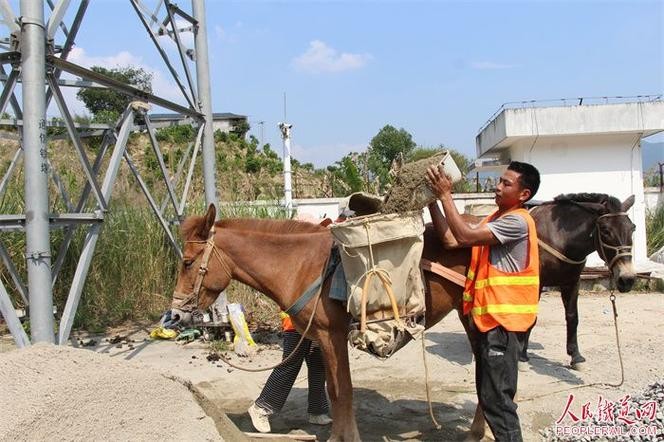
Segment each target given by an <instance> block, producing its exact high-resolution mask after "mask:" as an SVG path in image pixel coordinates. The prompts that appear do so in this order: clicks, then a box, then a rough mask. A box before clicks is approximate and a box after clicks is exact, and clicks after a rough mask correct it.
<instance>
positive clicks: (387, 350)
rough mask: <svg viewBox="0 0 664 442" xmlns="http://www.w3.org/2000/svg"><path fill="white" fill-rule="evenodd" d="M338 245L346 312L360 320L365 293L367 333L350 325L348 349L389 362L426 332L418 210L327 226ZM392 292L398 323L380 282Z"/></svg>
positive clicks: (419, 216)
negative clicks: (357, 350) (395, 353)
mask: <svg viewBox="0 0 664 442" xmlns="http://www.w3.org/2000/svg"><path fill="white" fill-rule="evenodd" d="M331 231H332V235H333V236H334V238H335V240H336V242H337V244H338V245H339V246H340V252H341V262H342V265H343V269H344V272H345V274H346V281H347V283H348V292H349V297H348V311H349V312H350V313H351V315H352V316H353V318H355V319H356V320H357V321H358V322H359V320H360V317H361V311H362V292H363V287H364V285H365V281H366V279H367V278H369V285H368V290H367V302H366V313H367V321H368V325H367V330H365V331H364V332H362V331H361V330H360V329H359V328H360V324H359V323H354V325H353V327H352V331H351V333H350V335H349V341H350V343H351V345H353V346H354V347H356V348H359V349H361V350H365V351H368V352H370V353H372V354H374V355H376V356H378V357H381V358H387V357H389V356H391V355H392V354H393V353H394V352H395V351H396V350H398V349H399V348H401V347H402V346H403V345H405V344H406V343H407V342H408V341H409V340H410V339H412V338H414V337H417V336H418V335H419V333H421V332H422V331H423V330H424V312H425V300H424V283H423V278H422V273H421V270H420V259H421V257H422V249H423V246H424V241H423V232H424V221H423V219H422V212H421V211H419V210H418V211H414V212H409V213H403V214H389V215H382V214H376V215H369V216H363V217H359V218H353V219H351V220H349V221H346V222H345V223H341V224H335V225H333V226H331ZM379 274H380V275H382V279H384V280H385V281H387V282H388V283H389V285H390V287H391V288H392V291H393V293H394V296H395V299H396V304H397V309H398V314H399V317H400V318H401V322H397V321H396V320H395V315H394V313H393V306H392V302H391V301H390V297H389V296H388V293H387V291H386V288H385V287H384V284H383V282H382V280H381V276H380V275H379Z"/></svg>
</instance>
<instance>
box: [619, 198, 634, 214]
mask: <svg viewBox="0 0 664 442" xmlns="http://www.w3.org/2000/svg"><path fill="white" fill-rule="evenodd" d="M633 205H634V195H631V196H630V197H629V198H627V199H626V200H625V201H623V203H622V205H621V206H620V208H621V209H622V211H623V212H627V211H628V210H629V208H630V207H632V206H633Z"/></svg>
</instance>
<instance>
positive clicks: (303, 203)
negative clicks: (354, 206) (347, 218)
mask: <svg viewBox="0 0 664 442" xmlns="http://www.w3.org/2000/svg"><path fill="white" fill-rule="evenodd" d="M343 201H346V202H347V198H300V199H294V200H293V208H294V209H295V211H296V212H297V214H298V215H311V216H313V217H314V218H315V219H324V218H330V219H332V221H334V220H335V219H336V218H337V216H339V213H340V212H341V210H342V209H343V207H342V204H343V203H342V202H343Z"/></svg>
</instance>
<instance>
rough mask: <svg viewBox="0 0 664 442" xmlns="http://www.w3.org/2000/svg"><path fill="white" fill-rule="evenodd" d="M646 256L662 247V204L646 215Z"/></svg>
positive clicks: (663, 224)
mask: <svg viewBox="0 0 664 442" xmlns="http://www.w3.org/2000/svg"><path fill="white" fill-rule="evenodd" d="M646 238H647V243H648V256H650V255H652V254H653V253H655V252H656V251H658V250H659V249H661V248H662V247H664V204H660V205H659V206H658V207H657V208H656V209H655V210H652V211H650V212H648V214H647V215H646Z"/></svg>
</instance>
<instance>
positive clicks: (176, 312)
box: [171, 204, 233, 324]
mask: <svg viewBox="0 0 664 442" xmlns="http://www.w3.org/2000/svg"><path fill="white" fill-rule="evenodd" d="M215 218H216V210H215V207H214V205H212V204H210V207H209V208H208V211H207V213H206V214H205V215H204V216H191V217H189V218H187V219H186V220H184V222H183V223H182V228H181V232H182V239H183V241H184V250H183V253H182V263H181V264H180V270H179V272H178V279H177V282H176V284H175V290H174V292H173V302H172V303H171V318H172V319H173V320H174V321H176V322H177V321H180V322H182V323H185V324H186V323H188V322H191V319H192V315H194V314H196V313H198V312H203V311H205V310H206V309H207V308H208V307H209V306H210V305H211V304H212V303H213V302H214V301H215V300H216V299H217V296H218V295H219V293H220V292H221V291H222V290H224V289H225V288H226V287H227V286H228V284H229V283H230V281H231V278H232V265H233V263H232V261H231V260H230V259H229V258H228V256H227V255H226V254H225V253H224V252H223V251H222V250H221V249H219V248H218V247H217V245H216V243H215V235H216V230H215Z"/></svg>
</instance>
